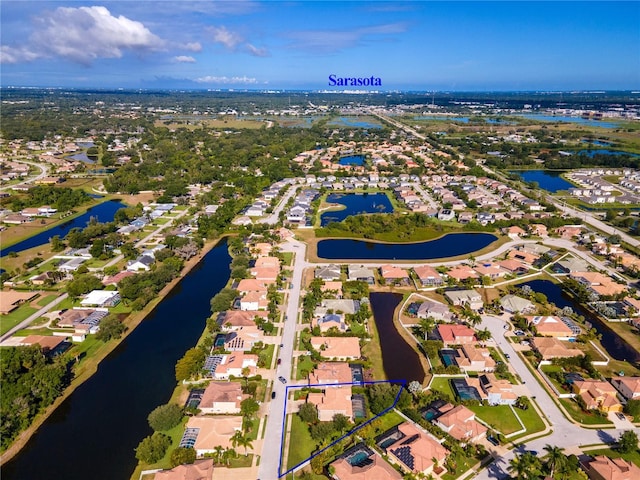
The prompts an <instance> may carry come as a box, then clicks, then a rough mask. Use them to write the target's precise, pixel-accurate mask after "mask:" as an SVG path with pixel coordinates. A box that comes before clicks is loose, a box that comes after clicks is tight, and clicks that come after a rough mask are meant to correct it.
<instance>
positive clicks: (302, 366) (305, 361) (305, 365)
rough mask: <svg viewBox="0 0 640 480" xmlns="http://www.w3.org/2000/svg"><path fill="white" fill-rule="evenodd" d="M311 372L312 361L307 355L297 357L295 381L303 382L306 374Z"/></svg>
mask: <svg viewBox="0 0 640 480" xmlns="http://www.w3.org/2000/svg"><path fill="white" fill-rule="evenodd" d="M312 370H313V360H311V356H309V355H300V356H299V357H298V370H297V372H296V380H304V379H306V378H307V374H308V373H310V372H311V371H312ZM305 372H307V373H305Z"/></svg>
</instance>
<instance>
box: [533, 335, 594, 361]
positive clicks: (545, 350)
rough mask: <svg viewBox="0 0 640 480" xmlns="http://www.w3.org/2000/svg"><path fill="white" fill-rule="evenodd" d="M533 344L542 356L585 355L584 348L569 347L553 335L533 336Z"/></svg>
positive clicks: (546, 357) (565, 356)
mask: <svg viewBox="0 0 640 480" xmlns="http://www.w3.org/2000/svg"><path fill="white" fill-rule="evenodd" d="M531 345H532V346H533V348H535V349H536V350H537V351H538V352H540V355H542V358H544V359H548V358H568V357H576V356H580V355H584V353H583V352H582V350H578V349H577V348H567V347H566V346H565V344H564V343H563V342H562V341H560V340H558V339H557V338H553V337H533V338H532V339H531Z"/></svg>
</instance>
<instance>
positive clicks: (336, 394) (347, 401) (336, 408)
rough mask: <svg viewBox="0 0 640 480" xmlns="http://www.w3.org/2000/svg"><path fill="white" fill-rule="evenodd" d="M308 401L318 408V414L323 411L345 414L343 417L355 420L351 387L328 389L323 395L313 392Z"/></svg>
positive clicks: (343, 386)
mask: <svg viewBox="0 0 640 480" xmlns="http://www.w3.org/2000/svg"><path fill="white" fill-rule="evenodd" d="M307 401H308V402H309V403H313V404H314V405H315V406H316V407H317V408H318V413H321V412H322V411H323V410H324V411H329V412H338V413H340V412H344V413H343V415H345V416H347V417H349V418H353V405H352V403H351V385H342V386H339V387H327V388H325V389H324V391H323V392H321V393H320V392H312V393H310V394H309V395H308V396H307Z"/></svg>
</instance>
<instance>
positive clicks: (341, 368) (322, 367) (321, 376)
mask: <svg viewBox="0 0 640 480" xmlns="http://www.w3.org/2000/svg"><path fill="white" fill-rule="evenodd" d="M352 379H353V377H352V375H351V368H349V364H348V363H346V362H320V363H319V364H318V366H317V367H316V368H315V370H314V371H313V372H311V374H310V375H309V383H310V384H311V385H314V384H320V385H321V384H325V383H351V382H352Z"/></svg>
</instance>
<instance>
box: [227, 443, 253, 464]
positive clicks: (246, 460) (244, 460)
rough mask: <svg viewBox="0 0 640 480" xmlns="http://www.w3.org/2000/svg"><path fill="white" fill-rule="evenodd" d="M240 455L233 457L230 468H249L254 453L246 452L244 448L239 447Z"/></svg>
mask: <svg viewBox="0 0 640 480" xmlns="http://www.w3.org/2000/svg"><path fill="white" fill-rule="evenodd" d="M237 452H238V456H237V457H236V458H232V459H231V461H230V462H229V468H248V467H250V466H251V464H252V463H253V453H250V454H249V455H246V456H245V454H244V448H239V449H238V450H237Z"/></svg>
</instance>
